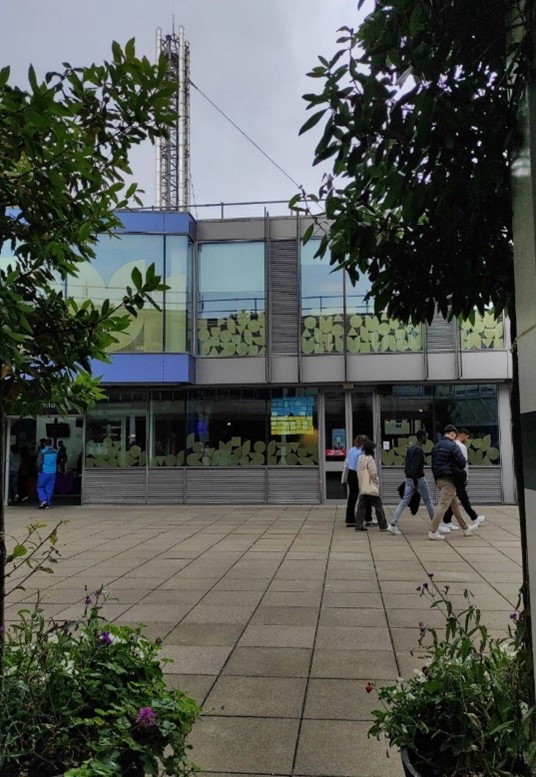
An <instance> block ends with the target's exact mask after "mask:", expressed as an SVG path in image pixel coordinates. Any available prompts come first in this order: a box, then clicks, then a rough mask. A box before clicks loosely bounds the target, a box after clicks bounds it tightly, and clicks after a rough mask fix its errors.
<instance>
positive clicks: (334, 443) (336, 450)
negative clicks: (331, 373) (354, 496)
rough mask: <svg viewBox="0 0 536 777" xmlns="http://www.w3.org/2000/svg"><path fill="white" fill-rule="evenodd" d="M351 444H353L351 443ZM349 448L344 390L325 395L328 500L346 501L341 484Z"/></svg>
mask: <svg viewBox="0 0 536 777" xmlns="http://www.w3.org/2000/svg"><path fill="white" fill-rule="evenodd" d="M350 444H351V443H350ZM347 447H348V434H347V425H346V399H345V393H344V391H343V390H342V389H340V390H337V391H326V392H325V393H324V473H325V494H326V499H336V500H344V499H346V486H345V485H344V484H342V483H341V472H342V467H343V462H344V460H345V458H346V451H347Z"/></svg>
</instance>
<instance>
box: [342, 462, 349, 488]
mask: <svg viewBox="0 0 536 777" xmlns="http://www.w3.org/2000/svg"><path fill="white" fill-rule="evenodd" d="M341 483H348V464H347V463H346V462H344V464H343V467H342V472H341Z"/></svg>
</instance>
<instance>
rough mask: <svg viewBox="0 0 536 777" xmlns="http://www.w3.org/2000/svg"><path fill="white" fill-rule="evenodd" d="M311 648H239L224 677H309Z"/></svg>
mask: <svg viewBox="0 0 536 777" xmlns="http://www.w3.org/2000/svg"><path fill="white" fill-rule="evenodd" d="M311 653H312V651H311V649H309V648H274V647H267V648H266V647H237V648H235V649H234V651H233V652H232V654H231V657H230V658H229V661H228V662H227V664H226V665H225V667H224V669H223V674H224V675H227V674H228V675H250V676H262V677H307V674H308V672H309V665H310V662H311Z"/></svg>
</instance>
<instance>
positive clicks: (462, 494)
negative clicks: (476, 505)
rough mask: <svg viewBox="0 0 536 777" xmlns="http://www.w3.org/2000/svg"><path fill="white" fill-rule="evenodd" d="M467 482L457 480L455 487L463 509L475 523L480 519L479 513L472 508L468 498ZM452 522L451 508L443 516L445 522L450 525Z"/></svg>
mask: <svg viewBox="0 0 536 777" xmlns="http://www.w3.org/2000/svg"><path fill="white" fill-rule="evenodd" d="M462 480H463V482H462ZM466 481H467V478H456V479H455V480H454V485H455V486H456V496H457V497H458V499H459V500H460V502H461V504H462V507H463V509H464V510H465V512H466V513H467V515H468V516H469V518H470V519H471V520H472V521H475V520H476V519H477V518H478V513H476V512H475V511H474V510H473V508H472V507H471V502H470V501H469V497H468V496H467V491H466V488H465V483H466ZM451 521H452V509H451V508H450V507H449V508H448V510H447V512H446V513H445V515H444V516H443V522H444V523H450V522H451Z"/></svg>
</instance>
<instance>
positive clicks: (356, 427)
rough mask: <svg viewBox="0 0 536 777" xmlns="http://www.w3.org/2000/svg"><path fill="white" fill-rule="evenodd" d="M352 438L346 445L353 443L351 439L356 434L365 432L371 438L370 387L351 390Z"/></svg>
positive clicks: (372, 425)
mask: <svg viewBox="0 0 536 777" xmlns="http://www.w3.org/2000/svg"><path fill="white" fill-rule="evenodd" d="M351 434H352V439H351V440H348V447H350V446H351V445H352V444H353V440H354V438H355V437H357V435H358V434H366V436H367V437H368V438H369V439H371V440H372V439H373V434H374V422H373V418H372V392H371V390H370V388H363V389H359V388H356V389H354V390H353V391H352V431H351Z"/></svg>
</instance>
